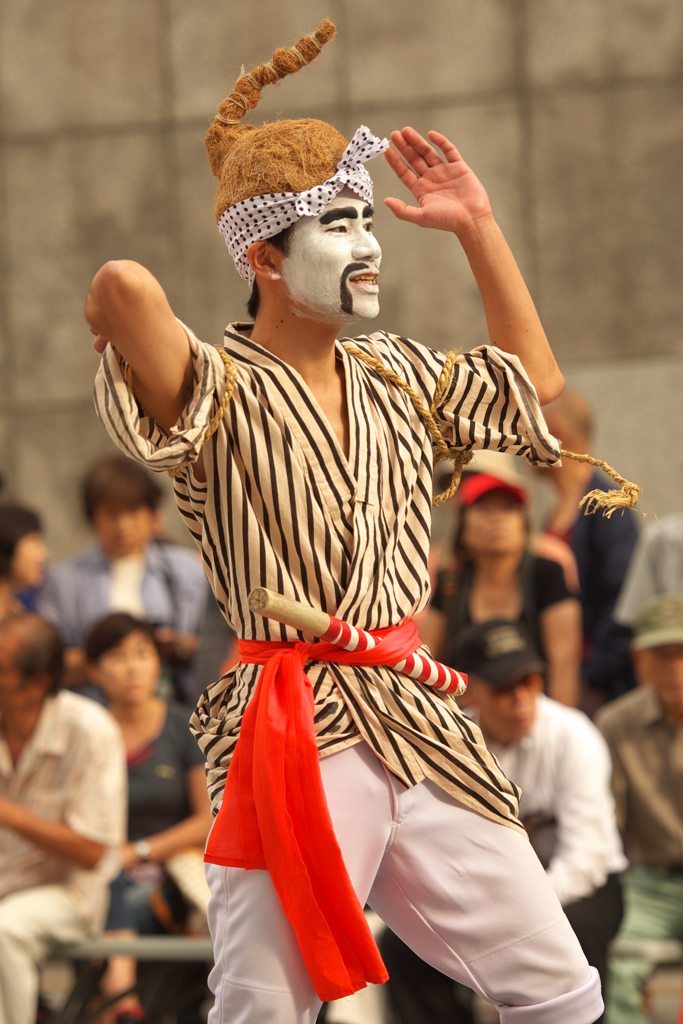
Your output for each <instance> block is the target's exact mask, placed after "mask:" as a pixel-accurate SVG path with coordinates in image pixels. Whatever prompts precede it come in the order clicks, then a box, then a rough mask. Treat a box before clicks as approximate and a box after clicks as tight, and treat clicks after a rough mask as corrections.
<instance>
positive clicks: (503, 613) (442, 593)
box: [420, 473, 581, 705]
mask: <svg viewBox="0 0 683 1024" xmlns="http://www.w3.org/2000/svg"><path fill="white" fill-rule="evenodd" d="M458 493H459V497H460V510H461V512H460V522H459V525H458V529H457V531H456V536H455V556H454V558H453V559H452V561H451V563H450V564H449V565H447V566H446V568H445V569H444V570H442V571H441V572H440V573H439V574H438V576H437V585H436V588H435V591H434V596H433V598H432V604H431V607H430V611H429V614H428V615H427V616H426V617H425V621H424V624H423V625H421V628H420V636H421V637H422V639H423V641H424V642H425V643H426V644H428V645H429V646H430V647H431V649H432V651H433V652H434V653H435V655H436V657H440V658H441V660H443V661H446V662H447V663H448V664H452V665H454V666H456V667H459V666H457V665H456V661H455V660H454V659H455V645H457V643H458V638H459V634H460V632H461V631H462V629H463V628H464V627H465V626H466V625H468V624H469V623H471V622H487V621H488V620H490V619H494V618H502V619H507V620H509V621H510V622H523V623H524V624H525V625H526V627H527V629H528V630H529V632H530V634H531V636H532V637H533V639H534V642H535V644H536V646H537V647H538V649H539V650H540V651H541V652H542V654H543V657H544V660H545V661H546V662H547V664H548V678H547V686H548V693H549V695H550V696H551V697H553V698H554V699H555V700H559V701H561V702H562V703H563V704H569V705H573V704H576V703H577V702H578V697H579V663H580V659H581V622H580V618H581V609H580V605H579V602H578V600H577V599H576V598H575V597H573V596H572V595H571V594H570V592H569V590H568V589H567V585H566V583H565V580H564V574H563V571H562V568H561V567H560V565H559V564H558V563H557V562H555V561H550V560H549V559H546V558H539V557H538V556H536V555H532V554H531V553H530V552H529V550H528V541H529V530H528V523H527V498H526V493H525V491H524V490H523V489H522V488H521V487H518V486H516V485H514V484H511V483H509V482H507V481H504V480H502V479H499V478H497V477H495V476H493V475H491V474H489V473H478V474H476V475H473V476H470V477H469V478H468V479H467V480H465V481H464V483H462V484H461V485H460V489H459V492H458Z"/></svg>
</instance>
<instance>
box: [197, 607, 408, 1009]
mask: <svg viewBox="0 0 683 1024" xmlns="http://www.w3.org/2000/svg"><path fill="white" fill-rule="evenodd" d="M373 636H375V637H377V638H378V639H379V638H381V639H382V643H381V644H379V645H378V646H377V647H375V648H374V649H373V650H371V651H362V652H360V653H355V652H349V651H342V650H340V649H339V648H338V647H335V646H334V645H333V644H330V643H325V642H321V643H316V644H306V643H269V642H266V641H257V640H240V654H241V660H242V661H243V662H249V663H251V664H258V665H264V666H265V668H264V670H263V672H262V673H261V675H260V677H259V681H258V683H257V685H256V690H255V692H254V696H253V697H252V699H251V701H250V702H249V704H248V706H247V709H246V711H245V713H244V717H243V719H242V725H241V729H240V736H239V739H238V741H237V746H236V747H235V752H234V754H233V757H232V761H231V763H230V769H229V771H228V778H227V781H226V785H225V794H224V797H223V804H222V806H221V809H220V811H219V812H218V816H217V818H216V820H215V822H214V826H213V829H212V831H211V836H210V838H209V842H208V845H207V848H206V855H205V858H204V859H205V860H206V861H208V862H209V863H210V864H222V865H225V866H228V867H240V868H246V869H247V870H250V869H255V868H260V869H265V870H267V871H268V872H269V873H270V876H271V878H272V880H273V885H274V887H275V891H276V892H277V894H278V897H279V899H280V902H281V903H282V907H283V910H284V912H285V914H286V915H287V917H288V919H289V921H290V923H291V925H292V927H293V928H294V931H295V934H296V937H297V941H298V943H299V948H300V950H301V955H302V957H303V959H304V963H305V964H306V967H307V968H308V971H309V974H310V976H311V980H312V982H313V985H314V987H315V990H316V992H317V993H318V995H319V997H320V998H321V999H322V1000H323V1001H328V1000H332V999H340V998H342V997H343V996H346V995H351V994H352V993H353V992H357V991H358V989H361V988H364V987H365V985H366V984H367V983H368V982H374V983H375V984H382V983H383V982H385V981H386V980H387V978H388V975H387V972H386V968H385V966H384V964H383V962H382V958H381V957H380V955H379V950H378V949H377V945H376V943H375V940H374V939H373V937H372V933H371V932H370V929H369V928H368V925H367V921H366V920H365V915H364V913H363V908H362V907H361V905H360V902H359V900H358V897H357V896H356V893H355V891H354V889H353V886H352V884H351V880H350V879H349V876H348V872H347V870H346V865H345V864H344V860H343V858H342V854H341V850H340V849H339V844H338V842H337V838H336V836H335V834H334V829H333V827H332V819H331V818H330V812H329V809H328V807H327V800H326V798H325V791H324V789H323V784H322V777H321V775H320V762H319V758H318V748H317V746H316V742H315V727H314V721H313V709H314V702H313V688H312V686H311V684H310V682H309V680H308V679H307V677H306V675H305V674H304V665H305V664H306V662H307V661H308V660H309V659H310V660H315V661H327V662H336V663H337V664H343V665H385V664H389V665H390V664H395V663H396V662H399V661H401V660H403V659H404V658H407V657H408V655H410V654H413V653H414V652H415V651H416V650H417V649H418V647H419V646H420V638H419V636H418V634H417V630H416V628H415V624H414V622H413V621H412V619H408V620H407V621H406V622H404V623H403V624H402V625H400V626H393V627H391V628H390V629H382V630H376V631H373Z"/></svg>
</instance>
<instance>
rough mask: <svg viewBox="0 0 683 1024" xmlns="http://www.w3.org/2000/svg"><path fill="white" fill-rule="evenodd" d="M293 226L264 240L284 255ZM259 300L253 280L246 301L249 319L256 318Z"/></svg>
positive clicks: (290, 238)
mask: <svg viewBox="0 0 683 1024" xmlns="http://www.w3.org/2000/svg"><path fill="white" fill-rule="evenodd" d="M293 227H294V225H293V224H290V225H289V227H288V228H285V230H284V231H280V232H279V234H277V235H273V237H272V238H267V239H266V241H267V242H270V243H271V244H272V245H274V246H275V248H276V249H278V250H279V251H280V252H281V253H284V255H285V256H286V255H287V253H288V252H289V246H290V243H291V240H292V228H293ZM259 301H260V296H259V290H258V282H257V281H254V283H253V285H252V286H251V295H250V296H249V301H248V302H247V313H248V315H249V318H250V320H255V319H256V314H257V313H258V307H259Z"/></svg>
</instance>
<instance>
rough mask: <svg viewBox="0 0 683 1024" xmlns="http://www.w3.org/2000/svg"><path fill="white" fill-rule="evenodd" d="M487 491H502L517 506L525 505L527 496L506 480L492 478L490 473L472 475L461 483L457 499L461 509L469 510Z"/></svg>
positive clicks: (519, 488)
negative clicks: (512, 499)
mask: <svg viewBox="0 0 683 1024" xmlns="http://www.w3.org/2000/svg"><path fill="white" fill-rule="evenodd" d="M489 491H503V492H504V493H505V494H509V495H510V496H511V497H512V498H514V500H515V501H516V502H517V503H518V504H519V505H525V506H526V504H527V496H526V493H525V491H524V490H522V488H521V487H515V485H514V484H510V483H508V482H507V480H501V479H500V477H497V476H492V475H491V474H490V473H473V474H472V476H470V477H468V478H467V480H465V481H463V483H461V484H460V487H459V488H458V497H459V498H460V505H461V507H462V508H469V506H470V505H473V504H474V503H475V501H477V500H478V499H479V498H481V497H482V496H483V495H484V494H488V493H489Z"/></svg>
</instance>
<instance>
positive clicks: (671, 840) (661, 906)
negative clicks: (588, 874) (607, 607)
mask: <svg viewBox="0 0 683 1024" xmlns="http://www.w3.org/2000/svg"><path fill="white" fill-rule="evenodd" d="M633 658H634V662H635V669H636V676H637V678H638V682H639V684H640V685H639V686H638V688H637V689H635V690H633V691H631V692H630V693H626V694H624V695H623V696H622V697H620V698H619V699H618V700H615V701H613V702H612V703H611V704H608V705H607V706H606V707H604V708H601V709H600V711H599V712H598V716H597V718H596V721H597V724H598V726H599V727H600V729H601V730H602V732H603V734H604V736H605V739H606V740H607V743H608V744H609V748H610V750H611V752H612V761H613V764H614V772H613V781H612V785H613V789H614V795H615V798H616V802H617V820H618V822H619V827H620V828H621V831H622V833H623V835H624V839H625V843H626V850H627V853H628V856H629V859H630V861H631V863H632V865H633V867H632V868H631V870H630V871H629V872H628V873H627V874H626V875H625V877H624V893H625V898H626V913H625V916H624V922H623V925H622V927H621V929H620V931H619V935H618V940H619V941H624V942H641V941H643V940H645V941H650V940H653V939H670V938H677V939H680V938H681V937H682V936H683V800H682V799H681V795H682V794H683V597H682V596H681V595H662V596H660V597H656V598H653V599H652V600H651V601H649V602H648V603H647V604H646V605H645V606H644V607H643V609H642V610H641V612H640V615H639V616H638V618H637V620H636V622H635V625H634V641H633ZM654 966H655V965H654V963H653V962H652V961H651V960H648V959H647V957H646V956H638V957H637V958H635V957H634V958H632V959H631V958H621V957H620V958H618V959H617V958H616V957H615V958H614V959H613V960H612V961H611V962H610V984H609V990H608V998H607V1011H606V1016H607V1020H608V1022H609V1024H645V1022H646V1021H647V1020H648V1019H649V1017H648V1015H647V1014H646V1013H645V1012H644V1010H643V1008H642V1002H643V987H644V984H645V982H646V980H647V978H648V976H649V975H650V973H651V972H652V970H653V969H654Z"/></svg>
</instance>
